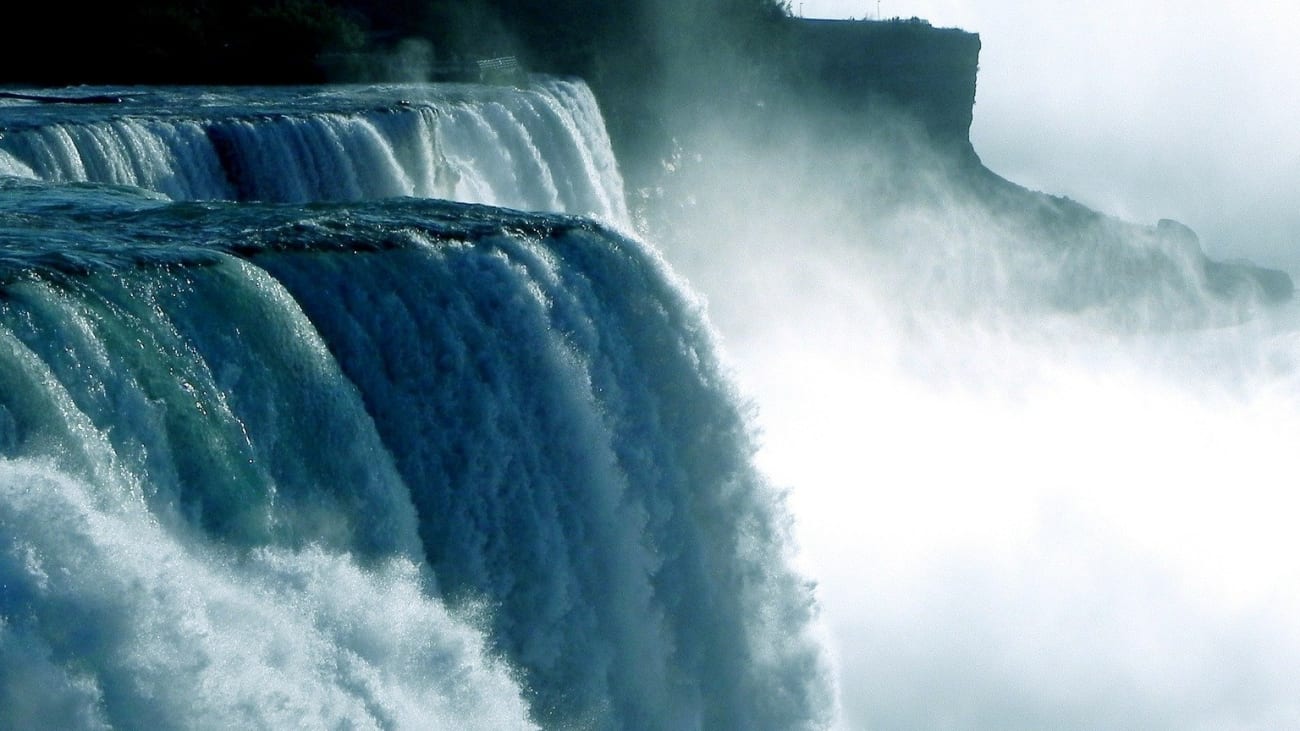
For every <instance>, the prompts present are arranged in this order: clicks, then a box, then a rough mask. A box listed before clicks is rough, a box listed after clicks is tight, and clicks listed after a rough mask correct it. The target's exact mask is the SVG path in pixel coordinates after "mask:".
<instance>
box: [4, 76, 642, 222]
mask: <svg viewBox="0 0 1300 731" xmlns="http://www.w3.org/2000/svg"><path fill="white" fill-rule="evenodd" d="M256 91H257V93H258V94H260V95H262V96H260V97H258V96H253V95H252V94H251V92H250V96H252V98H251V99H250V100H244V101H243V103H242V104H236V105H232V104H230V103H229V101H230V100H229V99H227V98H225V97H218V98H211V97H209V96H206V95H202V94H199V93H197V92H185V91H180V90H177V91H171V92H167V93H161V92H159V93H157V94H155V95H139V94H137V96H144V98H140V99H135V98H131V97H128V100H127V101H126V102H124V103H123V104H122V105H120V108H118V107H113V108H111V109H109V110H107V111H106V110H103V109H95V110H90V111H82V112H81V115H82V117H83V118H81V119H77V118H75V115H73V116H74V118H73V119H64V118H55V119H51V120H49V121H48V122H45V123H38V124H31V123H23V124H21V125H15V126H14V127H13V128H11V129H9V130H8V131H7V132H6V133H5V135H4V136H3V138H0V173H4V174H14V175H20V174H21V175H25V176H32V177H37V178H39V179H41V180H46V181H51V182H83V181H88V182H97V183H108V184H113V185H129V186H134V187H140V188H144V189H147V190H152V191H155V192H158V193H161V194H163V195H165V196H167V197H168V198H171V199H172V200H256V201H271V202H286V203H306V202H310V201H358V200H368V199H374V198H384V197H391V196H415V197H421V198H444V199H449V200H457V201H462V202H467V203H484V204H489V205H498V206H505V207H510V208H517V209H521V210H534V211H555V212H565V213H574V214H581V215H586V216H592V217H595V218H599V219H601V220H605V221H608V222H611V223H615V224H625V223H626V221H627V217H628V216H627V207H626V203H625V201H624V197H623V187H622V180H621V178H620V177H619V176H618V174H617V169H616V166H615V163H614V159H613V155H612V153H611V152H610V146H609V138H608V136H607V135H606V133H605V128H604V123H603V120H602V119H601V116H600V110H599V108H598V107H597V105H596V102H595V98H594V97H593V96H592V94H591V91H590V90H589V89H588V88H587V86H586V85H585V84H583V83H581V82H578V81H571V80H563V79H545V78H543V79H538V80H536V81H535V82H533V83H532V85H530V86H529V87H528V88H526V89H498V88H492V87H463V86H457V87H450V88H444V87H437V86H427V85H424V86H422V85H410V86H394V87H382V88H381V89H379V90H374V89H371V90H366V94H367V96H366V98H365V100H364V102H362V103H358V102H357V101H356V100H354V99H348V98H347V97H346V95H345V91H339V92H336V93H333V94H331V93H330V92H323V91H320V90H315V89H311V90H309V89H290V90H284V91H282V92H279V93H272V92H268V91H266V90H256ZM155 97H156V98H155ZM9 107H10V111H13V109H14V108H19V109H20V108H21V107H19V106H18V103H10V105H9ZM178 109H185V110H187V111H185V112H179V111H177V110H178ZM0 111H3V110H0ZM9 170H12V171H13V172H6V171H9ZM29 171H30V172H29Z"/></svg>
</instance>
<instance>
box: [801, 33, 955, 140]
mask: <svg viewBox="0 0 1300 731" xmlns="http://www.w3.org/2000/svg"><path fill="white" fill-rule="evenodd" d="M788 26H789V27H788V29H787V36H786V41H787V43H788V44H789V46H788V48H789V58H790V64H789V73H790V75H791V81H792V82H794V85H795V87H796V88H797V89H799V90H801V92H802V93H803V94H806V95H808V96H809V97H812V99H811V101H814V102H817V103H818V104H819V106H821V107H822V108H825V109H828V110H832V111H839V112H843V113H845V114H848V115H854V116H857V117H858V118H859V119H862V118H863V115H864V114H872V113H874V112H878V111H880V110H881V109H882V108H888V109H891V110H895V111H898V112H902V113H903V114H905V115H907V116H910V117H912V118H914V119H915V120H916V121H918V122H920V124H921V126H922V128H923V129H924V130H925V132H926V133H927V134H928V135H929V136H930V138H931V141H932V142H933V143H934V144H935V145H936V146H938V147H940V148H941V149H944V150H946V151H957V152H962V153H966V152H969V150H970V141H969V135H970V126H971V120H972V114H973V109H974V105H975V77H976V74H977V72H978V69H979V52H980V38H979V35H977V34H975V33H968V32H966V31H964V30H959V29H956V28H933V27H931V26H930V25H929V24H928V23H925V22H924V21H920V20H915V19H913V20H894V21H883V22H882V21H852V20H805V19H797V18H796V19H790V21H789V23H788Z"/></svg>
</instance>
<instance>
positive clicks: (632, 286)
mask: <svg viewBox="0 0 1300 731" xmlns="http://www.w3.org/2000/svg"><path fill="white" fill-rule="evenodd" d="M0 192H3V193H4V194H5V195H3V196H0V205H3V206H6V208H4V209H0V223H3V224H4V225H2V226H0V230H3V231H5V232H6V236H7V243H8V244H9V246H8V253H7V255H6V257H5V258H4V259H2V260H0V279H3V280H4V281H5V282H6V284H5V285H4V289H3V292H4V296H3V298H0V454H2V455H3V461H2V462H0V535H4V536H5V537H6V539H5V543H3V544H0V584H2V585H4V587H5V593H4V594H3V596H2V597H0V668H4V669H5V671H6V675H5V676H0V698H4V699H10V698H12V699H13V701H12V702H7V703H3V704H0V725H12V726H18V727H26V726H30V725H31V724H32V723H33V721H32V719H35V718H58V719H62V721H63V722H64V723H65V724H66V725H69V726H71V727H74V728H104V727H114V728H116V727H136V726H153V727H193V726H227V725H252V726H283V725H285V724H286V723H295V722H296V721H290V720H287V719H297V718H305V719H310V720H309V721H307V722H306V723H307V725H311V726H316V725H319V726H330V727H332V726H337V725H349V726H357V727H400V728H424V727H430V726H431V727H435V728H440V727H447V728H452V727H454V728H462V727H464V728H474V727H482V728H521V727H529V726H530V725H532V724H538V725H541V726H543V727H548V728H571V727H574V726H582V727H591V728H608V729H621V728H647V729H682V728H701V729H702V728H719V727H734V728H755V729H764V728H766V729H789V728H800V727H811V726H815V725H818V724H819V723H820V722H821V721H823V720H824V718H825V716H826V714H827V713H828V710H827V709H828V708H829V702H828V699H827V697H826V692H825V685H824V682H825V680H824V676H823V675H822V667H821V665H820V654H819V649H818V648H817V646H816V644H815V643H814V642H812V640H811V639H810V637H809V635H808V624H809V621H810V616H811V615H810V612H811V608H810V603H811V600H810V598H809V595H808V587H807V586H805V585H804V584H803V583H802V582H800V581H799V580H798V578H797V577H796V576H795V575H794V574H793V573H792V572H790V571H789V569H788V567H787V563H786V559H787V556H786V553H785V545H784V541H783V535H784V534H783V532H782V529H781V526H782V524H783V523H782V521H783V518H782V513H781V510H780V507H779V505H778V503H777V501H776V497H775V495H774V494H773V492H772V491H771V489H770V488H769V487H768V486H767V484H766V483H765V482H764V481H763V480H762V479H761V477H760V476H759V475H758V474H757V472H755V471H754V469H753V467H752V465H751V463H750V461H749V455H750V453H751V451H752V449H751V447H750V434H749V431H748V428H747V424H746V422H745V420H744V419H743V418H742V414H741V413H740V411H739V410H738V409H737V407H736V402H735V400H734V394H733V393H732V391H731V389H730V386H729V385H728V382H727V381H726V379H725V378H724V377H723V375H722V371H721V368H720V366H719V364H718V363H717V358H716V354H715V353H714V351H713V348H714V346H713V342H712V339H711V337H710V334H709V331H708V329H707V328H706V327H705V325H704V322H703V320H702V319H701V315H700V313H699V311H698V305H697V304H696V303H695V302H694V301H693V300H691V299H690V298H689V297H688V296H686V295H685V294H684V293H683V292H682V291H681V290H679V289H678V287H677V286H676V284H674V282H673V280H672V277H671V276H670V275H669V273H668V272H667V270H666V267H665V266H664V264H663V262H662V261H661V260H659V259H658V256H657V254H656V253H655V252H654V251H653V250H652V249H650V248H648V247H646V246H645V245H644V244H641V243H639V242H637V241H634V240H631V239H627V238H623V237H621V236H619V235H617V234H614V233H611V232H610V231H609V230H608V229H605V228H603V227H600V226H598V225H597V224H594V223H592V222H589V221H584V220H581V219H575V218H569V217H540V216H535V215H525V214H522V213H517V212H510V211H506V210H501V209H490V208H485V207H474V206H465V205H461V204H452V203H446V202H436V201H418V200H411V199H390V200H386V201H379V202H374V203H369V204H351V205H347V206H334V207H326V206H320V205H316V206H310V207H297V206H287V205H275V206H272V205H254V204H215V203H205V204H202V205H198V204H171V203H167V202H166V201H161V200H158V199H156V198H155V197H152V196H148V195H144V194H139V193H133V194H127V193H123V192H122V191H105V190H103V189H101V188H98V187H94V186H89V187H77V188H62V187H57V186H51V185H49V184H45V183H40V182H32V183H18V182H13V181H10V182H8V183H6V184H5V187H4V188H3V190H2V191H0ZM36 212H40V214H41V215H40V216H34V215H32V214H34V213H36ZM35 222H39V223H35ZM47 230H58V231H59V232H60V234H59V237H58V239H57V242H52V241H51V240H50V239H49V238H48V237H47V235H46V233H45V232H46V231H47ZM194 238H197V239H199V240H201V241H202V243H203V246H194V245H192V244H191V243H190V242H191V239H194ZM236 253H237V255H236ZM78 628H79V629H78ZM280 674H283V675H284V677H283V678H281V677H279V676H280ZM20 676H21V677H24V678H26V677H31V678H37V679H39V680H38V681H34V682H39V683H41V685H42V688H43V690H42V691H41V692H39V693H32V692H29V690H30V687H29V685H28V683H27V681H25V680H23V681H20V680H18V679H17V678H18V677H20ZM163 686H165V687H163ZM20 699H21V702H19V700H20Z"/></svg>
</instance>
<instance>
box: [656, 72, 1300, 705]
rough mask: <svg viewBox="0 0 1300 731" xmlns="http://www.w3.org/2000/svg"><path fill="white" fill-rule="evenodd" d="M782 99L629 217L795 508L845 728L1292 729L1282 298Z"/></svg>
mask: <svg viewBox="0 0 1300 731" xmlns="http://www.w3.org/2000/svg"><path fill="white" fill-rule="evenodd" d="M789 99H791V97H788V96H784V95H782V94H781V93H780V90H779V89H777V90H771V91H770V93H769V94H767V95H766V96H765V102H766V105H765V106H764V107H763V109H762V111H761V113H758V116H759V117H760V118H761V119H762V120H763V121H762V122H761V123H758V122H755V121H754V119H755V117H754V116H743V117H741V118H739V119H735V118H727V117H725V116H723V115H719V116H718V117H716V118H715V120H714V124H712V125H705V126H701V127H699V128H697V136H696V137H694V138H692V140H691V144H690V145H689V146H687V145H683V149H682V150H681V154H680V155H678V156H677V157H675V158H672V159H670V160H669V161H668V162H667V164H666V166H665V170H666V171H667V172H666V175H665V176H664V180H665V181H666V182H665V183H664V185H663V190H664V191H666V192H665V193H664V194H663V195H660V194H659V192H658V191H643V193H644V199H645V200H647V201H649V203H647V204H646V208H647V210H649V211H651V213H650V216H649V218H650V220H651V221H659V222H661V223H662V222H668V223H663V230H664V231H665V233H664V234H663V242H664V246H665V248H666V249H667V254H668V258H669V260H670V261H672V262H674V263H675V264H676V265H677V266H679V267H680V268H681V269H682V270H683V272H684V273H685V274H686V276H687V278H688V279H689V280H690V281H691V282H692V283H693V284H694V285H695V286H697V287H699V288H700V289H701V290H702V291H703V293H704V295H705V296H706V297H707V299H708V303H709V311H710V315H711V317H712V319H713V320H714V322H715V323H716V325H717V327H718V329H719V331H720V333H721V336H722V338H723V340H724V344H725V348H726V350H727V352H728V353H729V354H730V356H731V358H732V363H733V366H734V368H735V371H736V373H737V375H738V378H739V380H740V382H741V383H742V386H743V387H744V388H745V389H746V390H747V391H748V392H749V393H750V394H751V395H752V396H753V397H754V399H755V402H756V405H757V407H758V414H759V416H758V422H759V425H760V428H761V429H762V432H763V447H762V449H761V451H760V453H759V460H760V463H761V465H762V466H763V467H764V468H765V469H766V470H767V471H768V472H769V474H770V475H771V476H772V477H773V478H774V479H776V480H777V482H778V483H779V484H782V485H787V486H788V487H789V488H790V491H791V492H790V495H791V497H790V502H791V505H792V507H793V508H794V511H795V514H796V521H797V529H796V535H797V536H798V537H799V540H800V542H801V547H802V550H803V556H804V564H803V566H804V568H805V570H806V571H807V572H808V573H809V575H810V576H812V577H813V578H814V579H815V580H816V581H817V582H818V598H819V602H820V604H821V606H822V607H823V611H824V617H825V622H826V628H825V629H826V632H827V634H828V636H829V637H830V645H831V648H832V652H833V654H834V655H835V656H836V662H837V666H838V668H839V671H840V672H839V685H840V692H841V707H842V709H841V710H842V713H841V718H840V720H839V726H840V727H842V728H846V729H865V728H882V729H911V728H964V729H1034V728H1045V727H1050V728H1061V729H1088V728H1102V727H1130V726H1131V727H1141V728H1154V729H1171V730H1172V729H1187V728H1206V729H1208V728H1261V729H1262V728H1276V727H1286V726H1290V725H1294V724H1295V723H1297V721H1300V709H1298V708H1297V705H1296V703H1295V701H1294V698H1296V697H1297V694H1298V693H1300V686H1297V684H1296V681H1295V678H1296V677H1297V676H1296V673H1295V671H1296V669H1297V668H1300V627H1297V624H1296V622H1295V621H1294V619H1293V617H1294V616H1295V611H1296V609H1298V608H1300V593H1297V592H1296V590H1295V586H1296V579H1297V578H1298V577H1300V561H1297V559H1296V558H1295V557H1296V556H1297V555H1300V540H1298V539H1297V538H1296V537H1295V535H1294V531H1292V530H1291V529H1290V527H1289V520H1288V516H1290V515H1292V514H1294V510H1295V509H1296V508H1297V504H1296V500H1295V498H1294V496H1292V495H1291V492H1292V491H1291V490H1290V487H1289V484H1288V481H1287V477H1286V476H1287V475H1293V474H1295V472H1296V468H1297V467H1298V466H1300V464H1298V463H1297V462H1296V459H1295V458H1294V456H1293V455H1294V450H1293V449H1291V447H1290V445H1291V444H1293V443H1294V442H1295V440H1296V438H1297V437H1300V401H1298V400H1297V396H1300V390H1298V389H1297V386H1300V337H1298V336H1297V334H1296V333H1297V328H1296V325H1297V322H1298V321H1297V317H1296V315H1297V313H1296V309H1295V306H1294V305H1292V304H1288V303H1285V300H1286V296H1287V295H1288V294H1289V290H1290V280H1289V278H1288V277H1286V275H1285V274H1283V273H1280V272H1272V273H1269V272H1267V271H1265V270H1261V269H1258V268H1256V267H1252V266H1249V265H1245V264H1232V265H1225V264H1220V263H1216V262H1214V261H1212V260H1209V259H1207V258H1206V257H1205V255H1204V253H1203V252H1202V250H1201V247H1200V245H1199V243H1198V242H1197V240H1196V237H1195V236H1194V235H1192V234H1190V233H1189V232H1188V230H1187V229H1185V227H1181V226H1180V225H1178V224H1176V223H1174V222H1157V221H1138V222H1124V221H1120V220H1118V219H1114V218H1111V217H1109V216H1106V215H1103V214H1099V213H1097V212H1094V211H1091V210H1089V209H1087V208H1085V207H1084V206H1082V205H1080V204H1078V203H1076V202H1074V201H1071V200H1069V199H1065V198H1060V197H1054V196H1050V195H1044V194H1039V193H1034V192H1032V191H1028V190H1026V189H1023V188H1020V187H1019V186H1016V185H1014V184H1011V183H1008V182H1007V181H1005V180H1002V179H1001V178H999V177H997V176H996V175H994V174H992V173H990V172H988V171H985V170H983V169H982V167H978V166H976V167H971V166H970V165H969V164H964V163H962V162H961V161H957V162H954V158H953V157H952V156H951V155H949V154H947V153H945V152H943V151H942V150H932V149H931V146H930V139H929V137H928V136H927V134H926V133H925V132H924V131H923V130H921V129H918V128H916V127H915V126H912V125H910V124H909V122H908V120H907V115H906V114H901V115H898V116H893V117H891V116H890V115H886V114H882V115H880V116H873V117H872V124H873V126H872V127H871V128H869V129H860V130H856V131H853V130H851V129H846V128H845V127H844V126H843V125H842V124H840V121H841V120H840V119H839V118H837V117H836V116H835V113H834V112H833V111H832V110H827V111H825V112H824V113H823V114H821V116H818V112H817V111H816V110H812V111H811V112H809V110H806V109H802V108H798V107H796V106H794V105H791V104H788V103H785V102H787V101H788V100H789ZM792 108H796V109H798V112H791V113H790V114H788V115H786V114H782V113H781V112H780V111H779V110H782V109H792Z"/></svg>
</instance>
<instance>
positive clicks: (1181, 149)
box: [792, 0, 1300, 275]
mask: <svg viewBox="0 0 1300 731" xmlns="http://www.w3.org/2000/svg"><path fill="white" fill-rule="evenodd" d="M876 7H877V3H876V2H875V0H803V1H802V2H800V0H794V2H793V3H792V9H793V10H794V12H795V13H796V14H798V13H800V11H801V10H802V14H803V15H804V16H805V17H858V18H862V17H867V16H871V17H874V16H875V14H876ZM879 8H880V13H881V15H883V17H886V18H889V17H895V16H899V17H905V18H908V17H913V16H916V17H920V18H924V19H926V20H929V21H930V22H931V24H933V25H935V26H941V27H960V28H964V29H967V30H971V31H974V32H977V33H979V34H980V37H981V40H982V41H983V50H982V51H981V54H980V75H979V87H978V92H977V95H976V106H975V124H974V128H973V130H972V135H971V136H972V139H973V141H974V143H975V148H976V150H977V151H978V152H979V153H980V155H981V157H982V158H983V159H984V161H985V163H986V164H987V165H988V166H989V167H990V168H992V169H993V170H995V171H997V172H999V173H1001V174H1002V175H1003V176H1005V177H1008V178H1010V179H1012V180H1014V181H1016V182H1018V183H1021V184H1023V185H1026V186H1028V187H1031V188H1035V189H1038V190H1044V191H1047V192H1050V193H1054V194H1061V195H1068V196H1070V197H1072V198H1075V199H1076V200H1079V201H1081V202H1084V203H1086V204H1088V205H1091V206H1093V207H1095V208H1098V209H1100V210H1103V211H1105V212H1107V213H1111V214H1114V215H1117V216H1120V217H1123V218H1126V219H1128V220H1132V221H1134V222H1138V223H1154V222H1155V220H1156V219H1158V218H1175V219H1178V220H1181V221H1183V222H1185V223H1187V224H1189V225H1191V226H1192V227H1193V228H1194V229H1196V230H1197V231H1198V233H1200V235H1201V239H1202V243H1203V245H1204V246H1205V248H1206V249H1207V251H1209V252H1210V253H1211V254H1213V255H1217V256H1223V257H1230V256H1242V257H1247V258H1251V259H1254V260H1256V261H1258V262H1260V263H1265V264H1272V265H1276V266H1283V267H1284V268H1286V269H1288V270H1289V271H1291V273H1292V274H1293V275H1296V274H1300V47H1297V45H1296V38H1300V4H1297V3H1284V2H1281V1H1280V0H1278V1H1277V2H1247V3H1235V4H1233V3H1211V2H1206V1H1205V0H1141V1H1140V2H1126V1H1124V0H1076V1H1074V2H1065V1H1064V0H1040V1H1038V2H1027V1H1025V0H984V1H983V2H977V1H976V0H881V1H880V3H879Z"/></svg>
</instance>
